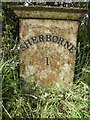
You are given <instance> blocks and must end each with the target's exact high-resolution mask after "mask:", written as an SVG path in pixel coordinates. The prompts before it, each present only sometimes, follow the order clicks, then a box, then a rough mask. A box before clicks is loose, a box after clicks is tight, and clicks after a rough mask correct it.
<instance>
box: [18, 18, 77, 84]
mask: <svg viewBox="0 0 90 120" xmlns="http://www.w3.org/2000/svg"><path fill="white" fill-rule="evenodd" d="M77 30H78V23H77V22H75V21H73V22H71V21H64V20H63V21H60V20H37V19H33V20H32V19H31V20H30V19H29V20H28V19H25V20H24V19H21V20H20V42H21V44H23V43H24V41H26V40H28V39H29V40H30V41H31V40H32V39H31V38H32V37H34V36H36V39H37V40H38V36H39V35H43V36H46V35H51V36H58V37H62V38H64V40H68V41H69V42H70V43H72V44H73V45H74V46H76V39H77ZM75 55H76V52H75V51H74V52H73V53H71V52H70V51H69V50H68V49H66V48H65V47H64V46H62V45H59V44H57V43H56V42H52V41H50V42H38V43H36V44H33V45H32V46H29V48H27V49H25V50H24V51H22V49H21V50H20V60H21V67H20V74H26V75H27V73H26V72H27V71H26V67H28V68H27V69H28V71H29V75H31V74H35V78H36V80H38V81H39V82H40V83H42V84H48V85H52V84H53V83H55V82H56V81H57V80H63V81H65V82H66V83H69V82H72V81H73V76H74V65H75ZM47 57H48V65H47V63H46V59H47Z"/></svg>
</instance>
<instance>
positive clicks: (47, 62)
mask: <svg viewBox="0 0 90 120" xmlns="http://www.w3.org/2000/svg"><path fill="white" fill-rule="evenodd" d="M45 63H46V65H49V61H48V57H46V60H45Z"/></svg>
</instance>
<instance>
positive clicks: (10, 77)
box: [0, 11, 90, 120]
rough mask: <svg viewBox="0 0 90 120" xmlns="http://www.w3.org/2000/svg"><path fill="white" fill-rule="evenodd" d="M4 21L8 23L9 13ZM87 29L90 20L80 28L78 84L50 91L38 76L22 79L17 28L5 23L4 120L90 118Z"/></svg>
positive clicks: (76, 78) (76, 80)
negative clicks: (38, 83)
mask: <svg viewBox="0 0 90 120" xmlns="http://www.w3.org/2000/svg"><path fill="white" fill-rule="evenodd" d="M6 12H7V13H8V11H6ZM3 19H4V21H5V20H6V18H5V14H4V18H3ZM7 20H8V18H7ZM14 22H15V21H14ZM89 24H90V23H89ZM87 26H88V24H87V20H86V23H84V24H83V25H81V26H80V28H79V35H78V43H77V56H76V58H77V60H76V65H75V76H74V83H73V84H72V85H70V86H68V87H67V88H68V89H65V88H66V86H61V84H62V83H61V84H59V83H57V85H56V86H54V87H53V88H50V89H49V88H42V87H41V86H39V85H37V83H36V81H35V80H34V76H31V77H30V78H29V79H28V80H27V78H23V77H20V76H19V74H18V68H19V56H18V50H17V46H18V40H17V39H16V40H15V37H13V34H15V35H16V33H15V30H14V29H15V27H16V26H15V24H14V25H13V23H11V21H10V22H9V20H8V21H7V22H5V25H4V30H3V31H4V32H3V37H2V60H1V63H0V72H2V100H1V101H0V104H1V105H2V109H3V112H2V117H3V119H4V120H7V119H8V118H11V119H13V118H16V119H17V118H67V119H69V118H80V119H81V120H82V119H84V118H86V119H89V118H90V108H89V106H90V105H89V104H90V101H89V83H90V82H89V79H90V68H89V54H90V52H89V47H90V46H89V38H88V35H87V33H88V31H87ZM12 32H13V33H12ZM83 33H84V34H83ZM16 36H17V35H16ZM27 81H28V82H27Z"/></svg>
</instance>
